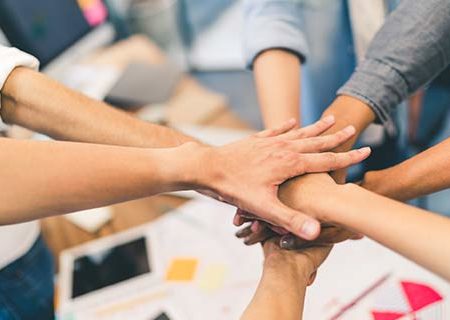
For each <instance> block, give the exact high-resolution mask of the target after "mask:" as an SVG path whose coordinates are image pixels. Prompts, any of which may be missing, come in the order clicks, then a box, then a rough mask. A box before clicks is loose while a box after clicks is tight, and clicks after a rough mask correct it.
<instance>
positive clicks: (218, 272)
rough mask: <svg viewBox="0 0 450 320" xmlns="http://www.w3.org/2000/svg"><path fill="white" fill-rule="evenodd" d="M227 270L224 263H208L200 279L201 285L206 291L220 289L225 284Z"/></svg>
mask: <svg viewBox="0 0 450 320" xmlns="http://www.w3.org/2000/svg"><path fill="white" fill-rule="evenodd" d="M226 271H227V269H226V267H225V265H223V264H210V265H208V266H207V267H206V268H205V270H204V272H203V274H202V276H201V278H200V280H199V283H198V285H199V287H200V288H201V289H203V290H205V291H213V290H217V289H219V288H220V287H222V286H223V282H224V279H225V274H226Z"/></svg>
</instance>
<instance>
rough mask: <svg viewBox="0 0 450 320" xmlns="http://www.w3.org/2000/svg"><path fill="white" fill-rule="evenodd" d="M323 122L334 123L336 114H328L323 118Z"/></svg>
mask: <svg viewBox="0 0 450 320" xmlns="http://www.w3.org/2000/svg"><path fill="white" fill-rule="evenodd" d="M322 120H323V122H325V123H328V124H331V123H334V116H326V117H325V118H323V119H322Z"/></svg>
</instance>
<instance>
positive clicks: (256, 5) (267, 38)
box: [244, 0, 308, 68]
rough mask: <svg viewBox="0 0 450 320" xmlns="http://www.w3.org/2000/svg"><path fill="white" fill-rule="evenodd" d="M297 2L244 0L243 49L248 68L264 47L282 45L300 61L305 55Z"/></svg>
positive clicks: (306, 48)
mask: <svg viewBox="0 0 450 320" xmlns="http://www.w3.org/2000/svg"><path fill="white" fill-rule="evenodd" d="M300 10H301V3H300V1H298V0H245V1H244V16H245V17H244V25H245V30H244V50H245V52H244V53H245V60H246V65H247V67H248V68H251V67H252V65H253V61H254V60H255V58H256V57H257V56H258V55H259V54H260V53H262V52H263V51H266V50H268V49H275V48H277V49H285V50H288V51H290V52H292V53H294V54H296V55H297V56H298V57H299V58H300V59H301V61H302V62H303V61H304V60H305V59H306V57H307V55H308V46H307V41H306V38H305V36H304V34H303V32H302V30H301V26H302V25H301V14H300Z"/></svg>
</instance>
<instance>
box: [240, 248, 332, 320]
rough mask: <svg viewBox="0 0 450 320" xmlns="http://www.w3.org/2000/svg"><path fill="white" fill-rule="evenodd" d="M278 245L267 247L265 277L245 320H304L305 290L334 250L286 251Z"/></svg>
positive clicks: (243, 319)
mask: <svg viewBox="0 0 450 320" xmlns="http://www.w3.org/2000/svg"><path fill="white" fill-rule="evenodd" d="M277 243H278V240H276V239H271V240H269V241H266V242H265V243H264V246H263V248H264V256H265V260H264V269H263V275H262V278H261V280H260V282H259V285H258V288H257V290H256V293H255V295H254V296H253V299H252V301H251V302H250V304H249V306H248V307H247V309H246V310H245V312H244V314H243V316H242V318H241V319H242V320H272V319H273V320H277V319H286V320H291V319H292V320H299V319H302V313H303V305H304V302H305V294H306V288H307V286H308V285H310V284H311V283H312V280H314V274H315V272H316V271H317V269H318V268H319V266H320V265H321V264H322V262H323V261H324V260H325V259H326V257H327V256H328V254H329V252H330V250H331V247H330V246H327V247H310V248H308V249H305V250H300V251H286V250H282V249H280V247H279V246H278V244H277Z"/></svg>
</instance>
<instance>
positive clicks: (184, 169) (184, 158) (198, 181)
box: [173, 141, 218, 190]
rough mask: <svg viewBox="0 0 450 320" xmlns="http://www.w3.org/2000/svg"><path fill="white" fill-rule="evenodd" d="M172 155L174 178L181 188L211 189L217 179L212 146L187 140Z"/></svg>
mask: <svg viewBox="0 0 450 320" xmlns="http://www.w3.org/2000/svg"><path fill="white" fill-rule="evenodd" d="M173 149H177V154H176V155H175V156H174V160H175V161H174V162H175V163H174V167H175V168H176V169H175V171H174V174H175V177H174V178H175V179H176V181H177V183H178V184H179V185H180V187H181V188H182V189H193V190H199V189H211V188H212V187H213V185H214V181H215V180H217V179H218V177H217V176H218V172H216V170H215V168H216V165H215V161H214V148H213V147H210V146H207V145H204V144H202V143H198V142H193V141H191V142H187V143H184V144H182V145H181V146H179V147H176V148H173Z"/></svg>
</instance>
